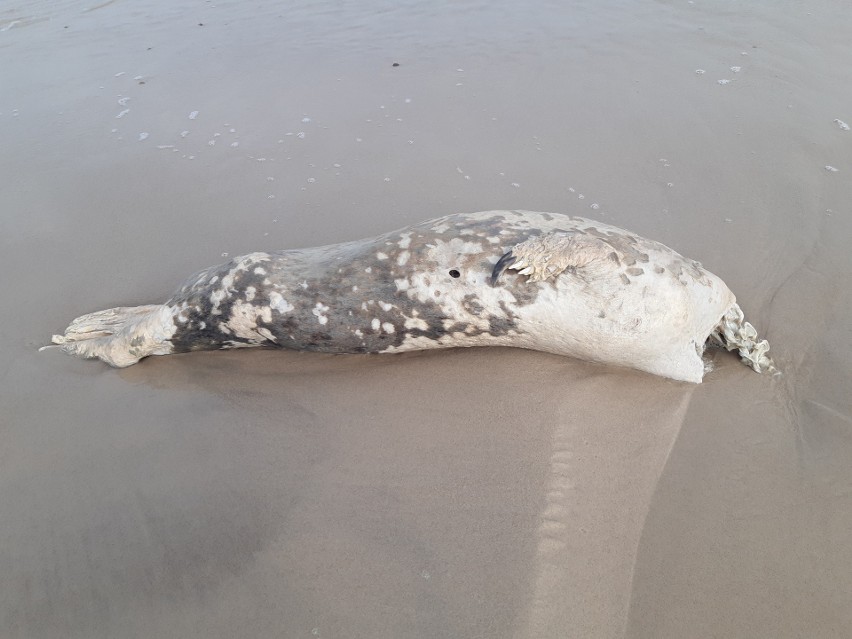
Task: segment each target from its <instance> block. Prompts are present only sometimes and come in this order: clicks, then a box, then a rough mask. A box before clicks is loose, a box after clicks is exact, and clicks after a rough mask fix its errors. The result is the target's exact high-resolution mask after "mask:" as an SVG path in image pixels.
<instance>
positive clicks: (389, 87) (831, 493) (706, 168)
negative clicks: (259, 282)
mask: <svg viewBox="0 0 852 639" xmlns="http://www.w3.org/2000/svg"><path fill="white" fill-rule="evenodd" d="M850 33H852V13H850V12H849V11H848V9H847V8H845V7H843V6H841V5H839V4H831V3H816V2H812V3H780V4H779V3H774V2H768V1H766V0H761V1H759V2H756V3H750V4H747V5H743V4H741V3H734V2H702V1H699V0H696V1H695V2H691V1H687V0H684V1H682V2H663V1H659V2H639V1H638V0H612V1H609V0H607V1H606V2H576V3H559V2H540V3H531V4H524V3H516V4H509V3H484V2H469V3H450V2H440V3H437V4H436V3H416V2H408V1H406V2H401V3H400V2H390V1H383V0H369V1H368V2H343V3H336V4H317V3H311V2H296V3H287V4H285V3H269V2H262V3H237V2H231V3H229V2H224V1H222V2H218V3H210V2H204V3H198V2H185V1H183V0H178V1H175V2H164V1H163V0H140V1H139V2H127V1H126V0H125V1H121V0H112V1H108V2H97V1H96V2H94V3H90V4H87V3H84V2H81V1H78V0H63V1H62V2H46V1H44V0H31V1H29V2H23V1H20V0H12V1H11V2H7V3H4V5H3V6H2V7H0V140H2V153H0V185H2V194H3V199H2V203H0V247H2V258H0V259H1V260H2V262H1V263H2V269H3V277H2V278H0V299H2V304H0V377H2V380H3V383H2V385H0V637H2V638H3V639H7V638H8V639H18V638H20V639H33V638H37V639H42V638H44V639H48V638H50V639H53V638H57V639H59V638H62V639H100V638H104V639H106V638H109V639H115V638H120V639H124V638H139V639H147V638H151V637H158V638H172V637H174V638H180V639H186V638H195V637H198V638H202V637H203V638H205V639H214V638H222V639H224V638H228V639H231V638H234V637H251V638H266V637H270V638H272V637H275V638H288V639H289V638H291V637H292V638H299V637H305V638H313V637H319V638H325V639H333V638H342V637H345V638H353V639H354V638H360V637H365V638H366V637H370V638H373V639H375V638H385V637H386V638H429V639H432V638H438V637H446V638H458V639H469V638H474V637H482V638H489V639H490V638H503V637H506V638H509V637H511V638H518V639H538V638H574V637H577V638H599V637H600V638H622V637H629V638H649V639H650V638H653V639H682V638H684V637H696V638H704V637H725V638H726V639H731V638H740V637H742V638H763V637H765V638H767V639H768V638H772V639H780V638H793V637H821V638H824V637H825V638H828V637H831V638H833V637H838V638H841V637H848V636H850V628H852V607H850V606H849V601H850V600H852V536H851V535H850V530H852V400H850V397H852V394H850V389H852V330H850V328H851V327H852V321H850V314H851V313H852V287H850V281H852V280H851V279H850V277H852V251H850V243H852V206H850V202H852V180H850V176H852V131H850V130H849V125H848V124H847V123H852V83H850V82H849V61H850V60H852V40H850V38H849V34H850ZM394 63H396V66H395V65H394ZM490 209H529V210H539V211H556V212H561V213H567V214H571V215H581V216H585V217H590V218H595V219H599V220H601V221H603V222H606V223H608V224H614V225H617V226H621V227H624V228H628V229H631V230H633V231H635V232H637V233H639V234H641V235H643V236H645V237H649V238H653V239H655V240H658V241H660V242H663V243H665V244H667V245H668V246H671V247H673V248H674V249H676V250H677V251H679V252H681V253H682V254H684V255H686V256H689V257H691V258H694V259H696V260H699V261H700V262H702V263H703V264H704V266H705V267H706V268H707V269H709V270H710V271H712V272H714V273H716V274H717V275H719V276H720V277H722V278H723V279H724V280H725V281H726V282H727V284H728V285H729V286H730V288H731V289H732V290H733V291H734V292H735V294H736V295H737V298H738V301H739V304H740V305H741V306H742V307H743V309H744V310H745V312H746V314H747V317H748V319H749V320H750V321H751V322H752V323H753V324H754V325H755V326H756V327H757V328H758V330H759V331H760V333H761V334H762V335H763V336H765V337H766V338H767V339H768V340H769V342H770V344H771V345H772V355H773V356H774V358H775V361H776V364H777V365H778V367H779V368H780V369H781V371H782V372H783V374H782V375H781V376H780V377H778V378H772V377H769V376H761V375H757V374H755V373H753V372H752V371H750V370H749V369H747V368H746V367H744V366H742V365H741V364H740V363H739V361H738V360H737V358H736V357H735V356H733V355H731V354H727V353H722V352H715V353H712V354H711V358H712V361H713V365H714V370H713V371H712V372H711V373H709V374H708V375H707V376H706V377H705V381H704V383H703V384H701V385H691V384H686V383H678V382H673V381H670V380H666V379H663V378H658V377H654V376H652V375H648V374H644V373H640V372H635V371H630V370H625V369H619V368H613V367H606V366H601V365H597V364H592V363H586V362H582V361H578V360H574V359H570V358H565V357H558V356H554V355H548V354H544V353H538V352H532V351H525V350H520V349H512V348H491V349H480V348H477V349H458V350H451V351H434V352H426V353H410V354H401V355H387V356H369V355H357V356H356V355H352V356H332V355H321V354H311V353H298V352H286V351H272V350H259V349H252V350H243V351H227V352H208V353H194V354H188V355H176V356H170V357H152V358H148V359H146V360H143V361H142V362H141V363H139V364H138V365H136V366H133V367H131V368H128V369H122V370H117V369H111V368H109V367H107V366H105V365H103V364H102V363H100V362H84V361H80V360H76V359H73V358H70V357H67V356H65V355H63V354H62V353H61V352H59V351H58V350H56V349H54V350H47V351H45V352H39V351H38V349H39V347H41V346H43V345H45V344H47V343H48V342H49V340H50V336H51V335H52V334H54V333H58V332H61V331H62V330H63V329H64V327H65V326H66V325H67V324H68V322H69V321H70V320H71V319H73V318H74V317H76V316H78V315H81V314H83V313H87V312H90V311H94V310H98V309H102V308H109V307H113V306H119V305H128V306H132V305H137V304H150V303H158V302H161V301H163V300H165V299H166V298H168V296H169V295H170V294H171V292H172V291H173V290H174V289H175V287H176V286H178V285H179V284H180V283H181V282H182V281H183V279H184V278H185V277H186V276H188V275H189V274H191V273H192V272H194V271H196V270H198V269H200V268H203V267H206V266H209V265H212V264H216V263H219V262H222V261H224V260H225V259H227V258H228V257H229V256H235V255H240V254H242V253H247V252H251V251H258V250H259V251H272V250H279V249H285V248H295V247H307V246H315V245H321V244H330V243H334V242H341V241H345V240H354V239H358V238H363V237H368V236H372V235H375V234H378V233H381V232H384V231H389V230H392V229H395V228H399V227H402V226H405V225H408V224H413V223H417V222H420V221H422V220H426V219H429V218H434V217H438V216H441V215H446V214H450V213H456V212H468V211H479V210H490Z"/></svg>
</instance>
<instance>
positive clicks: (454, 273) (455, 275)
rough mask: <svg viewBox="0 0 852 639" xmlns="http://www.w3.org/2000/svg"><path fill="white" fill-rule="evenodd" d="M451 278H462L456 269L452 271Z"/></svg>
mask: <svg viewBox="0 0 852 639" xmlns="http://www.w3.org/2000/svg"><path fill="white" fill-rule="evenodd" d="M450 277H461V273H459V272H458V271H457V270H456V269H453V270H451V271H450Z"/></svg>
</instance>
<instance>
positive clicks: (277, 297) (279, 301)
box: [269, 291, 296, 313]
mask: <svg viewBox="0 0 852 639" xmlns="http://www.w3.org/2000/svg"><path fill="white" fill-rule="evenodd" d="M269 306H270V308H273V309H275V310H276V311H278V312H279V313H289V312H290V311H292V310H293V309H294V308H296V307H295V306H293V305H292V304H291V303H290V302H288V301H287V300H285V299H284V298H283V297H282V295H281V293H278V292H277V291H272V292H271V293H269Z"/></svg>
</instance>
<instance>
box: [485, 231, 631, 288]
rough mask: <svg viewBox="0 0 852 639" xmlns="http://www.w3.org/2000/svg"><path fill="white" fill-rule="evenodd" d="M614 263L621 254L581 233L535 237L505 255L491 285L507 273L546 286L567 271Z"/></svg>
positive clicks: (561, 233)
mask: <svg viewBox="0 0 852 639" xmlns="http://www.w3.org/2000/svg"><path fill="white" fill-rule="evenodd" d="M613 256H614V258H613ZM606 259H615V260H618V254H617V253H616V252H615V250H614V249H613V247H612V246H611V245H610V244H607V243H606V242H604V241H603V240H601V239H600V238H597V237H590V236H588V235H583V234H581V233H566V232H563V231H553V232H551V233H545V234H543V235H536V236H535V237H531V238H529V239H528V240H524V241H523V242H520V243H519V244H516V245H515V246H513V247H512V248H511V250H510V251H509V252H508V253H506V254H505V255H503V257H501V258H500V260H499V261H498V262H497V263H496V264H495V265H494V269H493V270H492V271H491V284H492V286H494V285H496V284H497V278H499V277H500V274H501V273H502V272H503V271H504V270H506V269H512V270H514V271H518V273H519V274H520V275H528V276H529V281H530V282H543V281H545V280H547V279H548V278H551V277H556V276H557V275H559V274H560V273H562V272H564V271H566V270H567V271H572V272H573V271H576V270H577V269H580V268H584V267H586V266H589V265H590V264H592V263H593V262H595V261H598V260H606Z"/></svg>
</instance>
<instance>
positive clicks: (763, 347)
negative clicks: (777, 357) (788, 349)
mask: <svg viewBox="0 0 852 639" xmlns="http://www.w3.org/2000/svg"><path fill="white" fill-rule="evenodd" d="M709 340H710V342H711V343H713V344H716V345H718V346H722V347H724V348H726V349H727V350H729V351H733V350H736V351H738V352H739V355H740V359H741V360H742V362H743V364H745V365H746V366H749V367H751V368H752V370H754V371H756V372H758V373H770V374H772V375H780V374H781V372H780V371H779V370H778V369H777V368H775V363H774V362H773V361H772V358H770V357H769V355H767V353H768V352H769V342H767V341H766V340H765V339H763V340H758V335H757V330H756V329H755V328H754V326H752V325H751V324H750V323H748V322H746V321H745V315H744V314H743V311H742V309H741V308H740V306H739V304H734V305H733V306H732V307H731V308H730V309H728V312H727V313H725V314H724V315H723V316H722V319H721V320H720V321H719V324H718V325H717V326H716V328H715V329H713V332H712V333H710V338H709Z"/></svg>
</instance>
